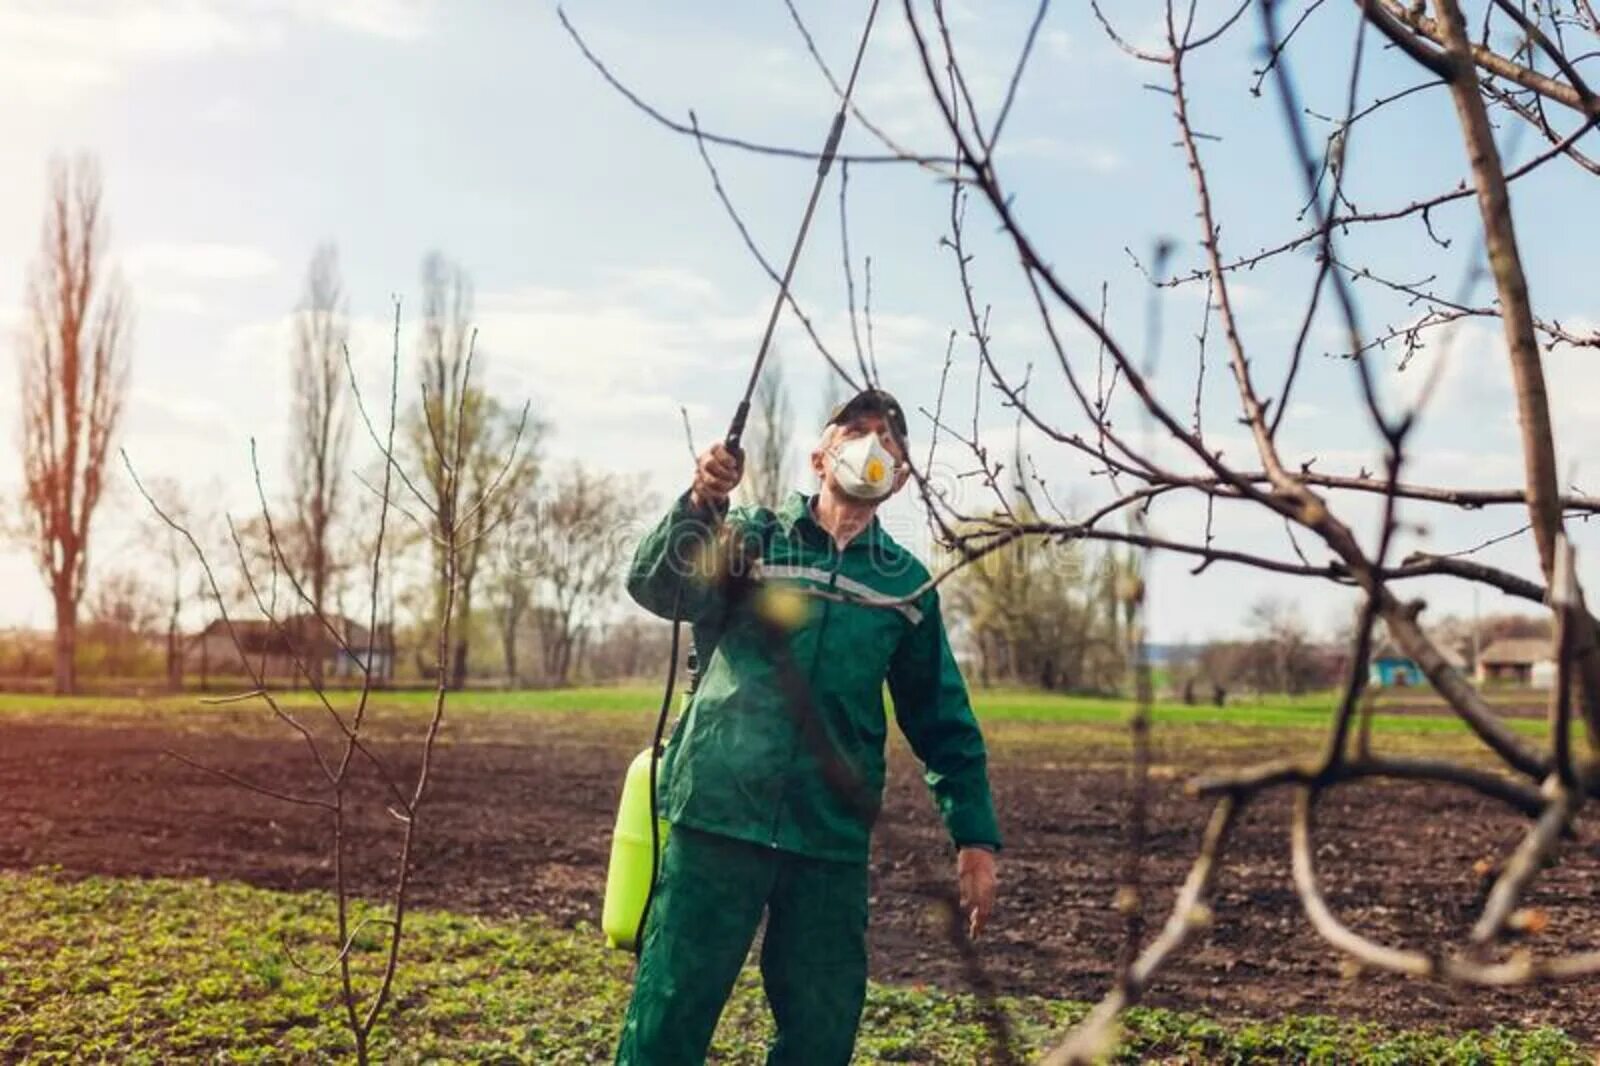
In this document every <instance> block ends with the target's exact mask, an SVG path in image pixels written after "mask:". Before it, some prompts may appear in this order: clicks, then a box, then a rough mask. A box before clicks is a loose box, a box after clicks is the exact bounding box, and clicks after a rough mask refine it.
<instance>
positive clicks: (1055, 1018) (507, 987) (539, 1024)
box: [0, 872, 1588, 1064]
mask: <svg viewBox="0 0 1600 1066" xmlns="http://www.w3.org/2000/svg"><path fill="white" fill-rule="evenodd" d="M331 914H332V902H331V900H330V898H329V897H328V896H326V895H324V894H321V893H311V892H307V893H282V892H270V891H266V890H262V889H255V888H249V887H245V886H241V885H237V884H232V883H217V884H213V883H210V882H207V881H172V880H148V881H142V880H117V879H109V878H91V879H88V880H83V881H74V880H71V879H68V878H65V877H62V876H60V875H58V874H55V873H51V872H35V873H0V989H3V990H4V994H3V995H0V1059H3V1060H5V1061H16V1060H21V1059H25V1060H28V1061H30V1062H41V1063H45V1062H63V1063H65V1062H80V1061H93V1060H97V1059H111V1060H115V1061H118V1062H130V1063H156V1062H169V1061H199V1060H200V1059H202V1058H204V1059H207V1060H209V1061H227V1062H238V1063H246V1062H284V1061H290V1062H313V1061H318V1062H320V1061H326V1060H328V1059H330V1058H335V1057H343V1056H348V1055H349V1053H350V1045H349V1041H348V1038H347V1037H346V1036H345V1034H344V1032H343V1030H342V1028H341V1026H340V1024H339V1022H338V1019H337V1016H336V1014H335V1006H336V1004H335V1002H334V998H333V995H334V993H333V987H334V986H333V983H332V978H327V977H314V976H311V975H309V974H307V973H306V972H304V971H303V970H301V969H300V968H298V967H297V965H295V964H294V963H292V962H291V961H290V959H289V956H288V952H287V950H286V948H285V944H290V945H293V946H294V950H295V952H296V958H298V959H300V960H301V961H302V962H304V963H306V964H310V965H317V964H321V963H323V962H324V961H325V960H326V957H327V954H328V949H327V947H326V946H325V945H322V944H321V943H320V941H319V940H318V937H319V935H321V934H323V933H325V931H326V930H327V929H328V928H329V922H330V920H331ZM407 930H408V936H407V942H406V949H405V956H404V958H405V961H404V963H403V965H402V967H401V969H400V972H399V974H398V977H397V980H396V986H395V991H396V997H397V999H396V1002H397V1010H396V1012H395V1013H394V1014H393V1015H392V1016H391V1017H390V1019H389V1022H390V1023H391V1024H388V1025H385V1026H384V1027H382V1029H381V1037H380V1041H379V1045H378V1047H377V1048H376V1049H375V1051H376V1056H375V1057H377V1058H378V1059H380V1060H381V1061H386V1062H423V1061H428V1062H436V1061H460V1062H496V1063H502V1062H505V1063H509V1062H530V1063H531V1062H537V1063H557V1064H559V1063H579V1062H597V1061H606V1060H608V1058H609V1056H610V1053H611V1049H612V1047H613V1044H614V1042H615V1040H616V1034H617V1029H618V1026H619V1025H620V1023H621V1018H622V1014H623V1011H624V1009H625V1006H626V1003H627V996H628V989H629V982H630V979H631V960H630V959H629V958H628V957H627V956H625V955H623V954H621V953H618V952H615V951H610V950H607V949H606V948H604V947H602V946H601V939H600V937H599V935H598V934H597V933H596V932H595V931H594V930H592V929H587V928H580V929H578V930H576V931H566V930H561V929H557V928H554V927H552V926H551V925H549V924H548V923H546V922H544V921H543V920H541V919H537V918H534V919H529V920H525V921H516V922H510V921H487V920H482V919H478V918H471V917H465V916H461V915H456V914H450V913H443V912H431V913H430V912H419V913H415V914H413V915H412V916H411V917H410V918H409V919H408V922H407ZM378 940H379V937H377V936H372V937H367V938H361V939H358V943H357V949H356V951H355V953H354V958H355V959H356V962H357V965H358V966H359V967H360V968H361V969H362V970H363V971H364V972H367V973H370V972H371V971H372V968H373V967H374V966H375V965H376V964H377V961H378V951H377V941H378ZM1004 1003H1005V1007H1006V1009H1007V1012H1008V1014H1009V1015H1010V1017H1011V1019H1012V1022H1013V1025H1014V1032H1015V1037H1016V1041H1017V1044H1018V1045H1019V1046H1018V1047H1017V1048H1016V1050H1017V1051H1018V1052H1020V1053H1021V1054H1022V1055H1023V1056H1024V1058H1025V1059H1027V1060H1031V1059H1032V1058H1033V1057H1035V1056H1036V1055H1037V1054H1038V1052H1039V1051H1040V1050H1041V1049H1042V1048H1043V1047H1045V1046H1046V1045H1047V1044H1048V1042H1049V1040H1050V1038H1051V1036H1052V1034H1054V1033H1057V1032H1059V1031H1060V1028H1061V1026H1063V1025H1065V1024H1068V1023H1070V1022H1072V1021H1074V1020H1076V1019H1078V1018H1081V1017H1082V1015H1083V1012H1084V1011H1085V1009H1086V1007H1085V1006H1084V1005H1082V1004H1073V1003H1060V1002H1049V1001H1045V1000H1041V999H1014V1000H1006V1001H1004ZM1125 1032H1126V1041H1125V1043H1124V1044H1123V1046H1122V1048H1121V1050H1120V1052H1119V1053H1118V1059H1117V1061H1120V1062H1129V1063H1132V1062H1140V1061H1149V1060H1152V1059H1156V1060H1160V1061H1164V1062H1181V1063H1202V1062H1205V1063H1211V1062H1230V1063H1268V1062H1272V1063H1277V1062H1306V1063H1312V1062H1314V1063H1357V1062H1360V1063H1430V1062H1439V1063H1484V1064H1488V1063H1527V1064H1535V1063H1577V1062H1583V1061H1588V1060H1587V1059H1586V1058H1585V1056H1584V1054H1583V1052H1582V1050H1581V1049H1580V1048H1579V1047H1578V1046H1577V1045H1576V1044H1575V1043H1574V1042H1573V1041H1571V1040H1570V1039H1568V1038H1567V1037H1566V1036H1565V1035H1563V1034H1562V1033H1561V1032H1560V1031H1558V1030H1554V1029H1536V1030H1527V1031H1516V1030H1503V1029H1497V1030H1495V1031H1493V1032H1490V1033H1464V1034H1462V1033H1442V1032H1394V1031H1389V1030H1383V1029H1379V1028H1376V1027H1373V1026H1366V1025H1359V1024H1352V1023H1341V1022H1336V1021H1332V1020H1329V1019H1326V1018H1315V1017H1307V1018H1290V1019H1285V1020H1283V1021H1281V1022H1277V1023H1273V1024H1268V1025H1237V1026H1230V1025H1223V1024H1218V1023H1216V1022H1212V1021H1209V1020H1207V1019H1205V1018H1202V1017H1198V1016H1195V1015H1189V1014H1178V1013H1173V1012H1168V1011H1160V1010H1136V1011H1132V1012H1130V1013H1129V1014H1128V1015H1127V1017H1126V1025H1125ZM768 1034H769V1023H768V1021H767V1015H766V1010H765V1007H764V1004H763V1002H762V1000H761V994H760V990H759V985H758V979H757V977H756V975H755V973H754V971H753V970H746V972H745V974H744V975H743V976H742V977H741V979H740V981H739V984H738V987H737V989H736V991H735V994H734V997H733V999H732V1001H731V1002H730V1005H729V1008H728V1011H727V1013H726V1014H725V1015H724V1018H723V1022H722V1025H721V1027H720V1028H719V1029H718V1032H717V1036H716V1041H715V1044H714V1047H713V1059H714V1060H716V1061H721V1062H730V1063H757V1062H760V1061H761V1057H762V1050H761V1049H762V1045H763V1044H764V1042H765V1040H766V1039H767V1036H768ZM857 1047H858V1056H857V1060H856V1061H857V1062H861V1063H881V1062H933V1063H972V1062H982V1061H986V1060H988V1059H989V1058H990V1049H991V1047H992V1045H991V1043H990V1037H989V1034H988V1030H987V1029H986V1028H985V1026H984V1025H983V1024H982V1018H981V1014H980V1011H979V1005H978V1004H977V1003H976V1002H975V1001H974V1000H973V999H971V998H970V997H967V996H962V995H955V994H950V993H946V992H941V991H938V990H934V989H927V988H920V987H915V988H906V987H888V986H881V985H874V986H873V987H872V988H871V989H870V990H869V993H868V1003H867V1008H866V1011H865V1014H864V1017H863V1021H862V1030H861V1036H860V1041H859V1043H858V1046H857Z"/></svg>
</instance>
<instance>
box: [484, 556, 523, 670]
mask: <svg viewBox="0 0 1600 1066" xmlns="http://www.w3.org/2000/svg"><path fill="white" fill-rule="evenodd" d="M531 565H532V564H531V561H530V560H524V559H518V558H516V557H515V556H514V553H513V552H511V551H507V552H504V553H502V555H501V563H500V565H498V566H496V567H495V569H494V572H493V574H492V575H491V578H490V583H489V601H490V604H491V607H492V610H493V613H494V623H495V632H496V633H497V634H498V636H499V637H500V654H501V656H502V658H503V659H504V661H505V671H506V684H507V685H508V686H511V687H513V688H514V687H516V686H517V685H519V684H521V681H522V668H521V664H520V661H519V657H518V643H519V641H520V639H521V635H522V623H523V622H524V621H526V619H527V617H528V609H529V608H530V607H532V606H533V573H532V571H531Z"/></svg>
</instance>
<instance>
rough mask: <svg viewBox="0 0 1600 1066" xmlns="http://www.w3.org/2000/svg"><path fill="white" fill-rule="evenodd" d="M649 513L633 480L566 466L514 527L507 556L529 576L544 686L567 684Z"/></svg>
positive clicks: (644, 497) (650, 505)
mask: <svg viewBox="0 0 1600 1066" xmlns="http://www.w3.org/2000/svg"><path fill="white" fill-rule="evenodd" d="M653 507H654V501H653V500H652V499H651V498H650V497H649V495H648V494H646V493H645V491H644V485H643V482H642V481H641V480H640V479H638V478H631V477H625V476H622V475H618V474H608V473H604V472H602V471H598V470H593V469H588V468H585V467H583V466H581V465H578V464H574V465H572V466H569V467H567V468H566V469H565V470H563V471H562V472H561V473H560V474H559V475H558V476H557V477H556V478H555V479H554V481H553V482H552V483H550V484H549V485H548V486H547V487H546V489H545V491H544V492H543V493H542V494H541V495H540V497H539V499H538V500H537V501H535V503H534V505H533V507H532V508H530V509H529V512H528V513H527V515H526V516H525V518H524V520H523V521H521V522H520V523H518V525H517V527H516V529H515V533H516V535H515V537H514V540H513V550H514V551H515V555H516V558H517V559H519V560H525V561H526V562H525V565H527V566H529V567H530V568H531V571H532V573H533V575H534V579H535V585H534V588H535V598H534V610H533V619H534V625H535V627H536V629H537V630H538V634H539V644H540V649H541V654H542V657H543V660H544V662H543V667H544V677H545V680H546V681H548V682H550V683H552V684H556V685H565V684H567V683H568V682H569V681H570V680H571V677H572V673H573V670H574V668H575V667H576V666H577V664H578V660H579V658H580V657H581V656H582V652H583V642H584V640H585V638H586V637H587V635H588V632H589V629H590V627H591V625H592V623H593V621H594V616H595V613H596V611H597V609H598V608H599V607H600V606H601V604H603V603H604V602H605V601H606V600H607V599H609V598H610V597H611V596H612V595H614V594H615V590H616V582H617V575H618V573H619V572H620V571H621V568H622V566H623V564H624V563H625V562H626V561H627V558H628V555H629V553H630V551H631V549H632V544H633V539H632V538H633V537H634V536H635V535H636V534H637V533H638V528H637V527H638V524H639V522H640V520H641V518H642V516H643V515H645V514H647V513H649V512H650V511H651V510H652V509H653Z"/></svg>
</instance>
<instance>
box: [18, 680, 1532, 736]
mask: <svg viewBox="0 0 1600 1066" xmlns="http://www.w3.org/2000/svg"><path fill="white" fill-rule="evenodd" d="M279 698H280V699H281V701H282V702H283V704H284V705H285V706H286V707H290V708H311V707H314V706H315V699H314V697H313V696H311V695H310V694H309V693H305V692H288V693H282V694H280V696H279ZM332 698H333V700H334V702H335V704H336V705H337V706H340V707H348V706H351V705H352V704H353V703H354V700H355V694H354V693H348V692H343V693H338V694H335V695H334V696H333V697H332ZM433 698H434V696H433V693H432V692H426V691H405V692H378V693H374V695H373V697H372V699H373V703H372V706H373V708H374V709H376V710H380V711H384V712H395V711H398V712H402V713H414V714H419V715H420V714H425V713H426V712H427V711H428V710H429V709H430V708H431V707H432V705H433ZM1537 698H1539V697H1537V696H1531V697H1530V696H1527V695H1526V694H1525V695H1524V696H1523V702H1526V701H1527V700H1528V699H1537ZM972 699H973V706H974V708H975V710H976V711H977V714H978V717H979V718H980V719H981V720H982V721H983V722H984V723H985V724H987V723H991V722H1060V723H1082V724H1095V723H1120V722H1124V721H1126V720H1127V717H1128V715H1129V713H1130V711H1131V709H1132V703H1131V702H1130V701H1128V700H1125V699H1119V698H1114V697H1096V696H1067V695H1061V694H1058V693H1050V692H1037V691H1029V690H1024V689H988V690H984V689H978V690H974V692H973V694H972ZM660 701H661V691H660V689H659V688H656V687H655V686H652V685H638V684H635V685H620V686H597V687H588V688H568V689H530V690H518V691H489V690H484V691H466V692H457V693H451V695H450V697H449V702H448V705H447V706H448V710H449V713H451V714H507V713H518V712H527V713H551V712H584V713H595V714H640V715H644V714H649V713H650V712H652V711H654V710H655V709H656V708H658V707H659V706H660ZM1335 702H1336V696H1335V695H1334V694H1333V693H1327V692H1322V693H1313V694H1310V695H1303V696H1267V697H1262V698H1260V699H1249V700H1247V701H1244V702H1239V703H1235V704H1232V705H1230V706H1226V707H1211V706H1187V705H1184V704H1181V703H1174V702H1170V701H1158V702H1157V703H1156V704H1155V705H1154V708H1153V711H1154V716H1155V721H1156V722H1157V723H1158V724H1168V725H1201V726H1205V725H1229V726H1239V727H1254V728H1263V729H1279V728H1288V729H1300V728H1304V729H1321V728H1325V727H1326V725H1327V723H1328V718H1329V715H1330V714H1331V713H1332V709H1333V706H1334V704H1335ZM1407 702H1410V703H1413V704H1415V705H1420V706H1424V707H1426V706H1429V704H1428V702H1427V700H1426V698H1425V697H1424V698H1421V699H1416V700H1412V699H1411V698H1409V697H1407ZM227 706H228V707H230V708H232V709H234V710H243V711H258V710H259V709H260V704H259V703H253V702H252V703H240V704H229V705H227ZM1379 706H1380V708H1381V707H1382V706H1383V705H1382V704H1381V703H1380V705H1379ZM1435 706H1437V711H1436V712H1431V713H1415V714H1384V713H1382V711H1381V709H1380V711H1379V713H1377V714H1375V715H1374V716H1373V728H1374V729H1375V730H1377V731H1380V732H1399V733H1464V732H1465V730H1466V727H1465V726H1464V725H1462V724H1461V722H1460V720H1459V719H1457V718H1456V717H1455V716H1454V715H1452V714H1451V713H1450V712H1449V711H1448V710H1447V709H1446V708H1445V707H1444V705H1443V704H1436V705H1435ZM201 708H206V709H211V710H215V709H216V708H215V707H212V706H210V705H207V704H206V703H204V701H203V698H202V697H201V696H198V695H184V696H162V697H155V698H132V697H115V696H70V697H58V696H48V695H37V694H18V693H4V694H0V714H15V715H24V716H27V715H48V716H52V717H55V716H61V715H76V714H94V715H102V716H110V717H116V716H119V715H120V716H131V715H132V716H143V715H148V714H152V713H153V714H176V713H181V712H185V711H193V710H196V709H201ZM1508 724H1509V725H1510V727H1511V728H1512V729H1514V730H1516V731H1518V732H1522V733H1526V734H1529V735H1540V734H1542V733H1543V732H1544V731H1545V729H1546V727H1545V725H1544V724H1543V723H1542V722H1541V721H1539V720H1538V719H1532V718H1522V719H1510V720H1508Z"/></svg>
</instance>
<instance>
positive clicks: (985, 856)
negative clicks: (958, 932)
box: [956, 848, 999, 940]
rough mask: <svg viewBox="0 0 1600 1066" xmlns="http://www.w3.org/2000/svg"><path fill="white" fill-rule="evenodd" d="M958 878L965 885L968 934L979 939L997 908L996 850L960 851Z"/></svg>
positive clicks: (963, 902)
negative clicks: (991, 912)
mask: <svg viewBox="0 0 1600 1066" xmlns="http://www.w3.org/2000/svg"><path fill="white" fill-rule="evenodd" d="M956 880H957V882H958V883H959V884H960V887H961V913H962V914H963V915H965V916H966V918H967V937H968V938H969V939H971V940H976V939H978V934H979V933H982V932H983V927H984V926H985V925H987V924H988V923H989V912H990V911H991V910H993V909H994V895H995V888H996V885H997V884H998V883H999V882H998V880H997V878H996V876H995V861H994V852H992V851H990V850H989V849H988V848H962V849H961V850H960V851H959V852H957V854H956Z"/></svg>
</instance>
